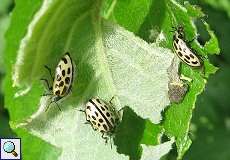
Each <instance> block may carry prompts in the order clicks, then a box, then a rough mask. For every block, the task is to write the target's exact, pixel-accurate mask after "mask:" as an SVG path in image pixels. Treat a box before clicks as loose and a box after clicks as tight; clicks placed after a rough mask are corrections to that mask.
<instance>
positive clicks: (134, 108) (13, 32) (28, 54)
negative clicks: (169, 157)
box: [4, 0, 219, 160]
mask: <svg viewBox="0 0 230 160" xmlns="http://www.w3.org/2000/svg"><path fill="white" fill-rule="evenodd" d="M19 15H20V16H19ZM203 16H204V13H203V12H202V11H201V9H200V8H199V7H198V6H193V5H190V4H189V3H188V2H185V3H184V2H182V1H179V2H176V1H174V0H168V1H166V0H164V1H159V0H147V1H146V0H133V1H132V2H130V1H128V0H125V1H124V0H114V1H112V0H105V1H100V0H97V1H93V0H86V1H83V0H77V1H76V0H69V1H64V2H63V1H60V0H44V1H41V0H34V1H29V0H23V1H22V0H18V1H17V2H16V7H15V8H14V11H13V13H12V19H11V24H10V27H9V29H8V31H7V34H6V42H7V43H6V50H5V55H4V60H5V67H6V72H7V75H6V78H5V80H4V93H5V107H6V108H7V109H8V110H9V114H10V118H11V119H10V124H11V127H12V128H13V130H14V132H16V134H17V136H19V137H22V138H23V139H26V140H24V141H22V142H23V144H22V145H23V146H34V147H33V148H34V149H33V150H30V149H25V150H23V155H26V156H25V157H24V158H25V159H31V157H34V155H36V157H37V159H50V160H51V159H57V157H59V159H76V158H77V159H98V158H99V157H100V158H101V159H103V158H104V159H108V157H109V159H116V160H117V159H129V158H130V159H149V157H151V158H152V159H159V158H161V157H162V156H163V155H165V154H167V153H168V151H169V150H170V149H171V147H172V143H173V142H174V140H175V144H176V148H175V149H176V150H177V159H182V157H183V155H184V154H185V152H186V151H187V150H188V149H189V147H190V145H191V140H190V138H189V136H188V134H189V126H190V120H191V117H192V112H193V109H194V107H195V103H196V99H197V95H199V94H200V93H201V92H202V91H203V90H204V87H205V83H206V80H207V79H208V77H209V75H210V74H213V73H215V72H216V70H217V68H215V67H214V66H213V65H212V64H211V63H210V62H209V60H208V54H210V55H211V54H218V53H219V48H218V41H217V38H216V36H215V34H214V33H213V32H212V30H211V29H210V26H209V25H208V23H206V22H204V21H201V22H202V24H203V26H204V28H205V31H206V33H207V34H208V35H209V39H208V40H207V42H205V43H204V46H201V45H200V44H199V42H198V41H197V40H195V41H193V42H192V43H191V46H192V48H193V49H194V50H196V51H197V54H198V55H199V56H201V57H205V58H204V59H203V61H204V68H203V71H202V70H199V69H198V70H196V69H193V68H191V67H189V66H187V65H184V64H182V65H181V67H180V70H179V71H180V73H182V74H183V75H185V76H186V77H189V78H191V79H192V81H191V82H186V83H188V85H189V90H188V92H187V94H186V96H185V97H184V99H183V101H182V102H181V103H179V104H175V103H172V104H170V102H169V99H168V92H167V91H168V84H169V80H170V79H171V76H177V69H178V66H179V63H178V61H177V62H174V61H173V53H172V51H171V50H170V49H171V48H172V46H171V44H172V35H173V33H172V32H170V31H171V30H172V27H175V26H177V25H179V24H183V26H184V28H185V32H186V40H191V39H193V38H194V37H195V36H196V35H197V34H198V33H197V29H196V27H195V26H194V23H193V22H194V21H195V22H196V21H199V20H200V18H201V17H203ZM133 33H134V34H133ZM66 51H69V52H70V53H71V56H72V58H73V60H74V62H75V65H76V78H75V81H74V84H73V90H72V92H71V94H70V95H69V96H68V97H66V98H65V99H64V100H63V101H62V102H61V103H60V105H61V108H62V112H59V111H58V110H57V108H56V107H55V105H53V106H51V108H50V109H49V110H48V112H45V108H46V107H47V103H48V97H41V94H42V93H43V92H44V87H43V86H42V84H41V82H40V81H39V79H40V78H41V77H47V72H45V70H44V67H43V66H44V65H45V64H48V65H49V66H50V67H51V68H52V69H53V70H54V68H55V66H56V64H57V62H58V60H59V59H60V58H61V55H63V53H65V52H66ZM173 63H175V64H174V65H173ZM175 66H176V67H175ZM169 69H170V70H172V71H174V72H173V73H172V74H171V75H170V74H167V72H168V70H169ZM203 72H204V73H205V74H203ZM9 73H12V74H9ZM114 95H115V96H116V99H115V102H114V103H115V106H116V107H117V109H119V108H122V107H125V109H124V112H123V120H122V122H121V124H120V125H119V126H118V128H117V134H116V135H115V138H114V147H113V148H112V149H110V147H109V146H108V145H105V144H104V141H103V139H102V138H101V137H100V133H97V132H94V131H93V130H92V129H91V127H90V126H87V125H84V121H85V117H84V114H82V113H80V112H79V111H78V109H80V108H83V107H84V103H85V102H86V101H87V99H89V98H91V97H92V96H99V97H101V98H103V99H104V100H106V101H109V100H110V98H111V97H112V96H114ZM166 107H167V109H166V110H165V108H166ZM159 122H160V123H159ZM162 135H164V136H167V138H168V139H169V140H167V142H165V143H164V142H163V141H162V140H161V136H162ZM41 148H42V150H41ZM44 150H45V151H47V150H48V151H49V152H45V151H44ZM89 153H91V154H89Z"/></svg>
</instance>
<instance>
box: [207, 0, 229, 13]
mask: <svg viewBox="0 0 230 160" xmlns="http://www.w3.org/2000/svg"><path fill="white" fill-rule="evenodd" d="M204 2H205V3H207V4H209V5H211V6H212V7H213V8H215V9H218V10H223V11H225V12H226V13H227V14H228V16H229V17H230V2H229V1H228V0H219V1H215V0H204Z"/></svg>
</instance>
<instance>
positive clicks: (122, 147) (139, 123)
mask: <svg viewBox="0 0 230 160" xmlns="http://www.w3.org/2000/svg"><path fill="white" fill-rule="evenodd" d="M145 123H146V122H145V120H144V119H142V118H141V117H139V116H138V115H137V114H136V113H135V112H134V111H133V110H132V109H131V108H129V107H128V106H125V107H124V110H123V117H122V122H121V123H120V124H119V125H118V127H117V129H116V134H115V137H114V144H115V145H116V146H117V152H118V153H120V154H125V155H128V156H129V157H130V159H131V160H138V159H140V158H141V153H142V148H141V146H140V143H141V140H142V137H143V133H144V130H145Z"/></svg>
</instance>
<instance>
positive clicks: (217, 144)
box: [0, 0, 230, 160]
mask: <svg viewBox="0 0 230 160" xmlns="http://www.w3.org/2000/svg"><path fill="white" fill-rule="evenodd" d="M190 2H191V3H192V4H197V5H199V6H200V7H201V8H202V10H203V12H204V13H205V14H206V15H207V17H206V21H207V22H208V23H209V24H210V26H211V28H212V29H213V30H214V31H215V34H216V36H217V38H218V39H219V44H220V48H221V55H220V56H212V57H210V59H211V61H212V63H213V64H214V65H215V66H217V67H219V70H218V71H217V73H216V74H215V75H212V76H211V77H210V79H209V80H208V84H207V86H206V89H205V91H204V92H203V94H202V95H200V96H199V97H198V101H197V103H196V108H195V110H194V113H193V118H192V124H191V129H190V137H191V138H192V141H193V143H192V145H191V148H190V149H189V151H188V152H187V154H186V155H185V157H184V159H189V160H197V159H202V160H229V159H230V152H229V150H230V1H227V0H219V1H217V0H190ZM13 7H14V4H13V2H12V1H11V0H1V2H0V33H1V34H0V36H1V35H2V34H3V32H4V30H5V29H4V28H7V24H5V20H6V19H7V17H8V16H9V13H10V12H11V11H12V9H13ZM1 22H2V23H1ZM197 26H198V31H199V33H200V35H201V36H200V37H199V39H198V40H199V41H200V42H201V43H202V42H204V41H205V40H206V39H207V38H208V37H207V33H206V32H205V31H204V30H203V29H202V28H199V26H200V25H199V23H198V24H197ZM2 40H3V37H0V48H1V49H0V52H2V48H3V47H4V44H3V41H2ZM2 54H3V53H0V59H2ZM2 63H4V62H3V61H0V66H1V67H0V84H1V87H0V137H12V136H13V135H14V133H13V132H12V131H11V129H10V127H9V124H8V123H9V116H8V113H7V110H5V109H4V108H3V106H4V95H3V93H2V80H3V77H4V74H5V73H4V68H3V67H2V66H3V64H2ZM165 159H175V152H171V154H170V155H169V156H168V157H165Z"/></svg>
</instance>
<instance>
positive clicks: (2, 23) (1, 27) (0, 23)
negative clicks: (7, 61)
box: [0, 16, 10, 72]
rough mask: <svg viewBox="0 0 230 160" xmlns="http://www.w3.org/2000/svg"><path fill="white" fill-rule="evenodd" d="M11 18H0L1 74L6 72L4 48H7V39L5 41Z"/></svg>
mask: <svg viewBox="0 0 230 160" xmlns="http://www.w3.org/2000/svg"><path fill="white" fill-rule="evenodd" d="M9 21H10V17H9V16H3V17H0V66H1V67H0V72H3V71H4V67H3V66H4V65H3V64H4V63H3V62H4V61H3V58H2V57H3V53H4V48H5V39H4V34H5V31H6V29H7V27H8V25H9Z"/></svg>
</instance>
